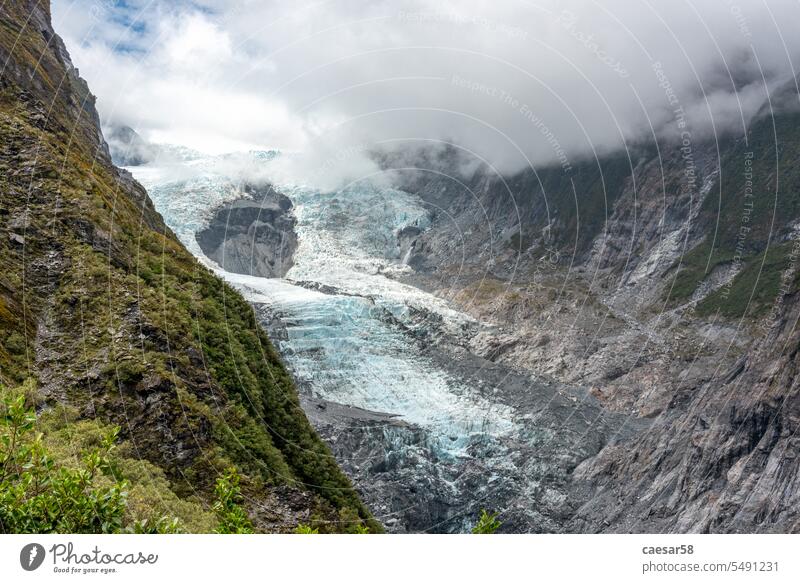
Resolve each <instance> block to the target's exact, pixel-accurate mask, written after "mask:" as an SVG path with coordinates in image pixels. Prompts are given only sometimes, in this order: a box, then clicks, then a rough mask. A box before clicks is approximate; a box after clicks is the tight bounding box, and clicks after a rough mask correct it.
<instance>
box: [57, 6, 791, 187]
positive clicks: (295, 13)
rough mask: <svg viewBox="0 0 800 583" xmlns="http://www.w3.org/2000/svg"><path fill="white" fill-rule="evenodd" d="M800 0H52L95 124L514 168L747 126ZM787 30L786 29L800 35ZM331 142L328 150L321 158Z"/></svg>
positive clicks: (168, 137) (223, 146)
mask: <svg viewBox="0 0 800 583" xmlns="http://www.w3.org/2000/svg"><path fill="white" fill-rule="evenodd" d="M798 16H800V4H798V2H797V0H769V2H765V1H763V0H737V1H727V0H691V1H685V0H674V1H670V2H665V1H660V2H657V1H656V0H633V1H632V0H604V1H603V2H591V1H576V0H567V1H562V2H555V1H550V0H540V1H536V2H527V1H517V0H495V1H492V2H477V1H473V0H458V1H437V2H435V3H434V2H420V1H414V0H386V1H383V0H369V1H366V0H335V1H330V2H286V1H284V2H270V1H241V2H224V1H222V0H198V1H194V2H190V1H186V0H177V1H176V0H170V1H166V0H127V1H124V2H123V1H117V2H113V1H111V0H53V23H54V26H55V28H56V30H57V31H58V32H59V33H60V34H61V35H62V37H64V40H65V42H66V44H67V47H68V49H69V50H70V53H71V54H72V58H73V61H74V63H75V65H76V66H77V67H79V68H80V71H81V74H82V75H83V76H84V77H85V78H86V79H87V80H88V82H89V84H90V87H91V89H92V91H93V92H94V93H95V94H96V95H97V96H98V108H99V110H100V114H101V117H102V118H103V121H104V123H106V124H108V123H112V122H113V123H118V124H127V125H130V126H131V127H133V128H134V129H136V130H137V131H138V132H139V133H141V134H142V135H143V136H144V137H145V138H147V139H149V140H152V141H156V142H169V143H176V144H181V145H185V146H189V147H193V148H196V149H199V150H202V151H206V152H209V153H220V152H223V151H231V150H246V149H253V148H280V149H289V150H300V151H311V150H317V151H319V152H323V153H325V152H327V153H331V152H337V151H342V150H343V149H345V148H355V149H358V148H362V147H363V148H367V149H372V148H376V147H396V148H400V147H409V146H419V145H421V144H437V143H445V142H449V143H455V144H457V145H458V146H459V147H462V148H465V149H466V150H467V151H470V152H473V153H474V156H475V157H476V159H481V160H486V161H487V162H488V163H490V164H492V165H495V166H496V167H497V168H498V169H500V170H502V171H504V172H513V171H515V170H518V169H520V168H522V167H524V166H527V165H528V164H529V163H531V162H532V163H537V164H538V163H551V162H554V163H562V164H563V163H569V162H571V161H574V160H575V159H576V158H577V157H580V156H585V155H587V154H591V153H593V152H603V151H607V150H610V149H616V148H620V147H623V146H624V145H625V144H627V143H631V142H635V141H639V140H642V139H646V138H647V137H648V136H650V135H651V134H652V132H653V131H655V132H657V133H659V134H664V135H667V134H672V135H675V134H676V133H677V132H679V131H680V130H681V128H679V126H678V124H677V121H678V119H676V118H679V117H680V115H681V114H680V113H679V115H678V116H676V114H675V111H676V110H679V111H680V109H681V108H682V111H683V112H684V113H685V116H686V119H687V120H689V121H690V122H691V125H690V131H691V132H692V137H693V138H695V139H697V138H698V137H709V136H712V135H713V133H714V132H717V133H719V132H722V131H733V132H739V133H740V132H741V131H742V128H743V123H746V122H747V121H748V120H749V119H750V118H751V117H752V116H753V115H754V113H755V112H756V111H758V110H759V108H761V107H762V106H763V105H764V102H765V99H766V90H765V88H774V87H777V86H779V85H782V84H786V83H787V82H789V81H790V80H791V79H792V78H793V77H794V70H793V65H794V63H795V59H796V58H797V57H798V56H800V35H797V34H796V25H797V22H798ZM793 28H794V30H793ZM322 155H324V154H322Z"/></svg>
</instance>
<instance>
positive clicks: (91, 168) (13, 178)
mask: <svg viewBox="0 0 800 583" xmlns="http://www.w3.org/2000/svg"><path fill="white" fill-rule="evenodd" d="M0 63H3V69H2V71H0V73H1V74H2V77H1V78H0V197H1V199H2V204H0V265H1V266H2V268H0V322H1V323H2V326H0V381H2V383H4V384H16V383H19V382H21V381H23V380H24V379H34V380H35V381H36V384H37V387H38V390H37V394H36V395H35V402H36V403H37V404H38V407H39V408H40V409H43V410H46V409H50V408H53V407H63V408H65V410H68V411H69V412H70V413H69V419H71V420H73V421H74V422H75V423H79V422H81V420H86V419H97V420H99V421H102V422H104V423H113V424H117V425H119V426H120V427H121V428H122V431H121V438H122V440H123V444H122V448H121V449H122V450H123V451H125V452H127V453H126V455H127V456H129V457H130V458H131V459H134V460H143V461H146V462H147V463H148V464H150V465H149V466H147V467H150V468H152V471H153V472H157V476H160V477H159V478H158V479H159V480H162V481H164V482H163V483H164V484H166V485H165V486H164V488H165V491H167V492H170V493H171V495H172V496H173V498H174V499H175V500H176V502H175V504H176V506H175V508H172V509H169V511H170V512H171V511H173V510H175V512H176V513H178V514H180V508H182V507H183V506H181V504H183V503H184V502H181V499H182V500H183V501H185V502H187V503H188V502H191V503H192V504H195V505H196V506H197V507H198V508H202V507H207V506H208V500H209V498H210V496H211V494H212V492H211V490H212V488H213V483H214V480H215V478H216V476H217V475H219V472H221V471H223V470H224V469H225V468H228V467H230V466H235V467H237V468H238V469H239V472H240V473H241V474H242V475H243V482H244V486H243V489H244V492H245V494H246V496H247V508H248V511H249V513H250V515H251V517H252V519H253V520H254V522H255V523H256V525H257V526H258V527H259V528H260V529H262V530H266V531H276V530H277V531H281V530H284V531H285V530H289V529H291V528H293V527H294V526H295V525H296V524H297V523H298V522H300V521H302V522H315V523H318V524H319V525H320V526H321V528H322V529H323V530H347V529H348V528H351V527H353V525H355V524H361V523H362V522H364V523H369V525H370V526H371V527H372V528H373V529H375V530H380V525H378V524H377V523H375V522H374V521H373V520H372V519H371V518H370V515H369V513H368V511H367V510H366V508H365V507H364V506H363V505H362V504H361V502H360V501H359V498H358V496H357V495H356V494H355V492H354V491H353V489H352V487H351V485H350V482H349V481H348V480H347V478H346V477H345V476H344V475H343V474H342V473H341V471H340V470H339V469H338V467H337V465H336V463H335V462H334V461H333V458H332V457H331V455H330V452H329V450H328V449H327V447H326V446H325V445H324V444H323V442H322V441H321V440H320V439H319V438H318V437H317V435H316V434H315V433H314V431H313V430H312V428H311V426H310V425H309V423H308V421H307V419H306V417H305V415H304V413H303V412H302V409H301V408H300V404H299V401H298V397H297V393H296V390H295V387H294V384H293V382H292V380H291V378H290V377H289V375H288V374H287V372H286V370H285V368H284V366H283V364H282V362H281V360H280V358H279V357H278V355H277V354H276V352H275V351H274V349H273V348H272V345H271V344H270V341H269V339H268V338H267V336H266V334H265V333H264V332H263V331H262V329H261V328H260V327H259V325H258V324H257V322H256V319H255V317H254V315H253V312H252V310H251V308H250V307H249V306H248V305H247V304H246V302H245V301H244V300H243V299H242V298H241V296H240V295H239V294H238V293H237V292H236V291H234V290H233V289H232V288H230V287H228V286H227V285H225V284H224V283H223V282H222V281H221V280H219V279H218V278H217V277H216V276H214V275H213V274H212V273H210V272H209V271H208V270H206V269H205V268H203V267H201V266H200V265H199V264H198V263H197V262H196V260H195V259H194V258H193V257H192V256H191V255H190V254H189V253H188V251H186V249H185V248H184V247H183V246H182V245H181V244H180V243H179V242H178V240H177V239H176V237H175V236H174V235H173V234H172V232H170V231H169V229H167V228H166V227H165V225H164V223H163V221H162V220H161V217H160V216H159V215H158V213H156V212H155V210H154V209H153V206H152V204H151V202H150V199H149V198H148V196H147V194H146V192H145V191H144V189H143V188H142V187H141V186H140V185H139V184H138V183H136V182H135V181H134V180H133V179H132V178H131V176H130V175H129V174H128V173H127V172H125V171H123V170H120V169H118V168H115V167H114V166H113V165H112V163H111V158H110V155H109V151H108V148H107V146H106V143H105V141H104V139H103V136H102V134H101V132H100V126H99V120H98V116H97V113H96V111H95V108H94V98H93V97H92V95H91V94H90V93H89V90H88V88H87V86H86V84H85V82H83V81H82V80H81V79H80V77H79V76H78V72H77V71H76V70H75V68H74V67H73V66H72V65H71V63H70V61H69V56H68V55H67V53H66V50H65V48H64V45H63V43H62V42H61V40H60V39H59V37H58V36H57V35H56V34H55V33H54V31H53V29H52V27H51V24H50V14H49V6H48V3H47V2H43V1H37V0H24V1H17V2H6V3H3V4H2V5H1V6H0ZM231 332H233V333H232V334H231ZM149 475H150V476H151V477H150V478H147V480H154V479H155V478H153V475H154V474H152V473H151V474H149ZM126 477H129V478H130V479H131V480H133V481H136V480H137V479H139V478H141V479H143V480H144V479H145V478H143V477H141V476H139V477H137V476H136V475H132V476H126ZM161 483H162V482H159V484H161ZM147 484H149V486H148V487H151V488H152V487H154V486H153V484H154V482H152V481H149V482H147Z"/></svg>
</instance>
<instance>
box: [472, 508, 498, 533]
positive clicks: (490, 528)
mask: <svg viewBox="0 0 800 583" xmlns="http://www.w3.org/2000/svg"><path fill="white" fill-rule="evenodd" d="M501 525H502V523H501V522H500V521H499V520H497V513H496V512H495V513H493V514H489V513H488V512H486V510H481V516H480V518H479V519H478V524H476V525H475V526H474V527H473V529H472V534H494V533H495V532H496V531H497V529H498V528H500V526H501Z"/></svg>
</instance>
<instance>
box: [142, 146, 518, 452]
mask: <svg viewBox="0 0 800 583" xmlns="http://www.w3.org/2000/svg"><path fill="white" fill-rule="evenodd" d="M274 158H275V154H274V153H256V154H252V155H251V156H250V159H249V160H248V163H250V164H253V165H256V166H257V167H258V168H259V169H260V170H263V169H264V167H267V168H268V166H269V164H270V162H271V161H272V160H273V159H274ZM233 168H234V166H233V165H230V164H226V160H225V158H224V157H222V158H204V159H198V160H189V161H184V162H180V163H172V164H169V165H163V166H155V165H148V166H141V167H133V168H129V170H130V171H131V172H132V173H133V174H134V176H135V177H136V178H137V179H138V180H139V181H140V182H141V183H142V184H143V185H144V186H145V187H146V188H147V190H148V192H149V193H150V197H151V198H152V200H153V202H154V204H155V206H156V208H157V209H158V210H159V212H161V214H162V215H163V216H164V219H165V221H166V223H167V224H168V225H169V227H170V228H172V229H173V230H174V231H175V233H176V234H177V235H178V237H179V238H180V239H181V241H182V242H183V243H184V244H185V245H186V246H187V248H188V249H189V250H190V251H191V252H192V253H194V254H195V255H196V256H197V257H198V258H199V259H200V260H201V261H202V262H204V263H205V264H206V265H207V266H209V267H210V268H212V269H214V270H215V271H216V272H217V273H218V274H219V275H220V276H221V277H223V278H225V279H226V280H227V281H228V282H230V283H231V284H232V285H234V286H236V287H237V288H238V289H240V290H241V291H242V292H243V293H244V295H245V297H246V298H247V299H248V300H249V301H251V302H252V303H255V304H265V305H267V306H268V307H269V309H270V310H271V311H272V312H273V313H275V314H277V315H278V316H279V317H280V320H281V322H282V324H283V326H285V330H286V337H285V339H282V340H281V341H279V346H278V348H279V350H280V352H281V353H282V355H283V356H284V358H285V360H286V362H287V364H288V365H289V367H290V369H291V370H292V373H293V374H294V376H295V378H296V379H297V380H298V381H299V382H300V384H301V385H302V386H304V387H310V389H311V391H312V392H313V394H314V395H315V396H318V397H321V398H324V399H327V400H330V401H334V402H337V403H341V404H344V405H350V406H355V407H362V408H365V409H370V410H374V411H381V412H386V413H392V414H396V415H398V416H400V417H401V418H402V419H403V420H404V421H407V422H409V423H412V424H415V425H418V426H419V427H421V428H423V429H425V430H426V432H427V433H428V434H429V436H430V440H429V442H430V444H431V446H432V447H433V448H434V449H435V450H436V451H435V453H436V454H437V455H440V456H445V457H450V456H453V457H459V456H465V455H467V448H468V446H469V445H470V444H472V443H475V442H477V441H481V442H485V441H486V440H487V439H488V440H492V439H498V438H503V437H506V436H510V435H512V434H514V433H516V431H517V430H518V428H517V427H516V424H515V422H514V421H513V415H512V410H511V409H510V408H509V407H507V406H504V405H500V404H496V403H491V402H490V401H488V400H487V399H485V398H483V397H482V396H481V395H479V394H478V393H477V391H476V387H473V386H467V385H468V383H464V382H462V381H459V380H457V379H455V378H453V376H452V375H451V374H449V373H448V372H447V371H445V370H442V369H441V368H440V367H437V365H436V364H434V363H433V361H432V360H431V359H429V358H427V357H426V355H425V351H424V348H422V347H420V346H419V344H418V343H417V342H415V341H414V339H413V338H411V337H409V335H408V333H407V332H404V331H403V330H401V329H400V328H399V327H398V326H397V325H396V322H398V321H399V322H402V323H403V324H405V325H407V326H410V327H412V328H413V326H417V325H419V324H418V323H416V322H414V321H413V320H412V318H411V314H412V313H414V312H416V313H418V312H419V310H424V311H425V312H427V313H433V314H436V315H438V316H441V318H442V322H443V324H444V326H445V327H449V328H450V329H452V331H457V330H458V329H459V328H461V327H463V326H464V325H465V324H469V323H470V322H471V320H470V318H469V317H467V316H466V315H464V314H461V313H459V312H457V311H455V310H453V309H451V308H450V307H448V305H447V304H446V303H445V302H444V301H442V300H441V299H439V298H437V297H435V296H433V295H431V294H428V293H425V292H423V291H421V290H419V289H417V288H414V287H412V286H409V285H406V284H403V283H400V282H398V281H396V280H394V279H392V278H391V277H387V276H391V275H392V274H396V273H400V272H403V271H405V270H408V269H409V268H408V267H407V266H405V265H404V264H403V263H402V258H401V257H399V250H398V248H397V245H396V233H397V231H398V230H400V229H402V228H404V227H407V226H415V227H418V228H421V229H424V228H425V227H426V226H427V225H428V221H429V213H428V210H427V209H426V208H425V206H424V205H423V204H422V202H421V201H420V200H419V199H418V198H416V197H415V196H413V195H411V194H409V193H406V192H403V191H400V190H396V189H392V188H389V187H386V186H383V185H380V184H378V183H372V182H369V181H362V182H357V183H353V184H350V185H348V186H346V187H344V188H342V189H340V190H337V191H334V192H324V193H323V192H319V191H317V190H314V189H312V188H309V187H308V186H304V185H300V184H296V183H291V182H289V181H285V182H279V181H276V180H273V184H274V185H275V187H276V188H277V189H278V190H279V191H281V192H282V193H283V194H285V195H286V196H288V197H289V198H290V199H291V200H292V203H293V205H294V213H295V216H296V219H297V233H298V238H299V246H298V249H297V251H296V254H295V264H294V266H293V267H292V269H291V270H290V271H289V273H288V274H287V276H286V278H285V279H266V278H260V277H254V276H247V275H239V274H233V273H229V272H225V271H223V270H222V269H221V268H220V267H219V266H218V265H216V264H214V263H213V262H212V261H211V260H209V259H208V258H206V257H204V255H203V253H202V251H201V250H200V248H199V246H198V245H197V243H196V241H195V233H196V232H197V231H198V230H199V229H201V228H202V227H203V226H204V225H205V223H206V221H207V219H208V218H209V216H210V213H211V212H212V211H213V210H214V209H215V208H216V207H218V206H219V205H220V204H222V203H224V202H226V201H230V200H234V199H237V198H240V197H242V196H244V193H243V189H242V187H241V186H242V185H241V182H240V180H239V179H238V178H237V173H236V172H234V171H232V169H233ZM266 174H267V175H268V172H267V173H266ZM298 282H302V283H304V285H308V283H309V282H311V283H316V284H323V285H325V286H330V287H332V288H335V290H337V293H335V294H330V293H322V292H319V291H314V290H312V289H307V287H304V286H302V285H298ZM389 315H390V316H389ZM387 316H388V317H387Z"/></svg>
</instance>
